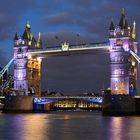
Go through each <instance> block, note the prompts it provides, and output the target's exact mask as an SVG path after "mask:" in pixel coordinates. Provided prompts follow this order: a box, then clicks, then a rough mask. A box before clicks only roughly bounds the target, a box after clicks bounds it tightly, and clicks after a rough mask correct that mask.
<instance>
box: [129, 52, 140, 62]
mask: <svg viewBox="0 0 140 140" xmlns="http://www.w3.org/2000/svg"><path fill="white" fill-rule="evenodd" d="M130 53H131V55H132V56H133V57H134V58H135V59H136V60H137V62H138V63H140V57H139V56H138V55H137V54H136V53H134V52H133V51H132V50H130Z"/></svg>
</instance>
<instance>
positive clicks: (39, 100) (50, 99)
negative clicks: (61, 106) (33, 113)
mask: <svg viewBox="0 0 140 140" xmlns="http://www.w3.org/2000/svg"><path fill="white" fill-rule="evenodd" d="M65 99H68V100H75V101H84V102H89V103H95V104H99V105H100V104H102V102H103V99H102V97H76V96H75V97H36V98H34V99H33V103H34V104H49V103H54V102H58V101H63V100H65Z"/></svg>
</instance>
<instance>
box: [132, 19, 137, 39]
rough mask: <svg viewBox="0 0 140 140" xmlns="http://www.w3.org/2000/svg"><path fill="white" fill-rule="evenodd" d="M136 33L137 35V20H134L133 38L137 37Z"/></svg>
mask: <svg viewBox="0 0 140 140" xmlns="http://www.w3.org/2000/svg"><path fill="white" fill-rule="evenodd" d="M136 35H137V33H136V22H135V21H134V22H133V27H132V38H133V39H136Z"/></svg>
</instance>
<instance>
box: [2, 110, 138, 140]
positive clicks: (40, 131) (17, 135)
mask: <svg viewBox="0 0 140 140" xmlns="http://www.w3.org/2000/svg"><path fill="white" fill-rule="evenodd" d="M94 139H95V140H139V139H140V117H137V116H133V117H132V116H131V117H103V116H102V115H101V112H98V111H97V112H54V113H49V114H2V113H1V114H0V140H94Z"/></svg>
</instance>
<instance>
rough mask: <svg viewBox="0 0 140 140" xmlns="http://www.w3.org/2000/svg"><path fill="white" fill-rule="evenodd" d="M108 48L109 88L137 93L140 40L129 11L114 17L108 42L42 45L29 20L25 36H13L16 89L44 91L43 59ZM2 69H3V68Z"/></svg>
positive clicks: (113, 92) (95, 51)
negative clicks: (139, 46) (128, 14)
mask: <svg viewBox="0 0 140 140" xmlns="http://www.w3.org/2000/svg"><path fill="white" fill-rule="evenodd" d="M101 51H102V52H108V53H109V55H110V66H111V76H110V79H111V80H110V88H111V93H112V94H124V95H136V94H137V81H138V79H137V77H138V63H139V62H140V58H139V56H138V53H139V52H138V42H137V32H136V23H135V22H134V23H133V24H132V26H130V25H129V24H128V22H127V18H126V15H125V14H124V13H122V14H121V19H120V22H119V24H118V25H116V26H115V25H114V23H113V21H111V24H110V28H109V42H103V43H102V42H101V43H93V44H82V45H69V44H68V43H66V42H65V43H64V44H62V45H61V46H59V47H54V48H46V49H44V48H42V41H41V36H40V33H39V35H38V38H37V39H35V38H34V36H33V34H32V32H31V27H30V24H29V23H27V25H26V27H25V30H24V33H23V35H22V37H20V36H18V34H17V33H16V34H15V38H14V56H13V60H14V89H15V90H17V91H22V92H19V94H21V95H28V90H29V89H30V90H32V91H35V94H36V95H40V94H41V79H40V75H41V74H40V72H41V60H42V58H45V57H50V56H57V55H73V54H84V53H93V54H94V53H97V52H101ZM0 73H1V72H0Z"/></svg>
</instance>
